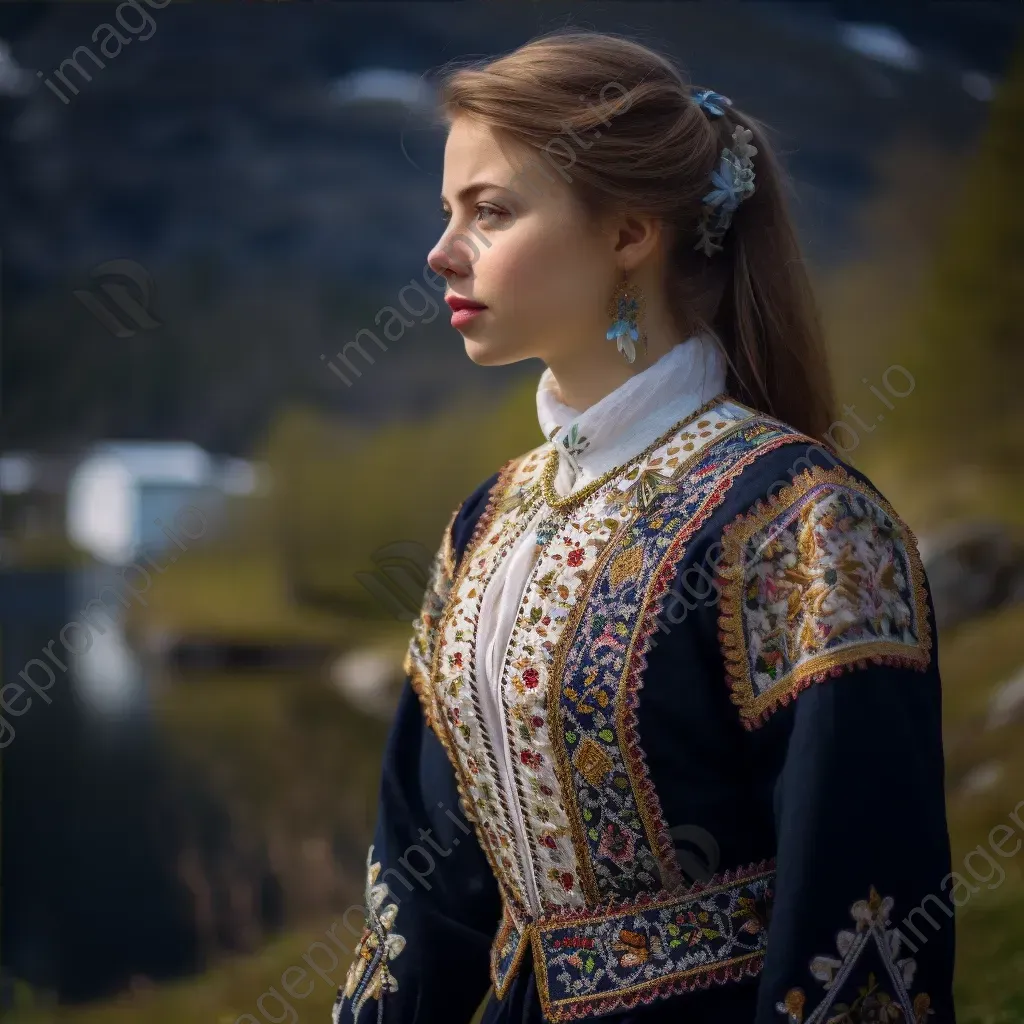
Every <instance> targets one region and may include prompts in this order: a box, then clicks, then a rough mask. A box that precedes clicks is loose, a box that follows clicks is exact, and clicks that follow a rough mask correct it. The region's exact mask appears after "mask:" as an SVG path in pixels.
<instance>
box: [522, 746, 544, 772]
mask: <svg viewBox="0 0 1024 1024" xmlns="http://www.w3.org/2000/svg"><path fill="white" fill-rule="evenodd" d="M519 760H520V761H522V762H523V764H525V765H526V766H527V767H528V768H533V769H534V770H536V769H538V768H539V767H540V766H541V764H542V763H543V762H544V758H543V757H541V755H540V754H538V753H537V752H536V751H535V750H521V751H520V752H519Z"/></svg>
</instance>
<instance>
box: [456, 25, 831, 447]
mask: <svg viewBox="0 0 1024 1024" xmlns="http://www.w3.org/2000/svg"><path fill="white" fill-rule="evenodd" d="M691 92H692V89H691V86H690V85H689V84H688V83H687V82H686V80H685V79H684V77H683V75H682V72H681V71H680V70H679V69H678V68H677V67H676V65H675V64H674V63H673V62H672V61H671V60H670V59H669V58H667V57H665V56H662V55H661V54H659V53H657V52H655V51H654V50H651V49H649V48H648V47H646V46H644V45H642V44H641V43H638V42H635V41H633V40H630V39H627V38H625V37H622V36H618V35H614V34H609V33H602V32H592V31H581V30H559V31H556V32H552V33H547V34H545V35H543V36H540V37H538V38H536V39H534V40H532V41H531V42H529V43H527V44H525V45H524V46H521V47H519V48H518V49H517V50H514V51H513V52H512V53H509V54H506V55H505V56H502V57H498V58H495V59H492V60H488V61H484V62H474V63H472V64H470V65H463V66H460V67H457V68H455V69H454V70H451V69H450V70H448V71H447V72H446V74H445V76H444V77H443V79H442V81H441V83H440V99H441V111H442V115H443V117H444V118H446V119H447V120H448V121H449V123H450V121H451V120H453V119H454V118H455V117H456V116H458V115H466V116H469V117H471V118H474V119H475V120H477V121H479V122H481V123H484V124H486V125H487V126H488V127H490V128H491V129H492V130H494V131H495V132H496V133H504V134H505V136H506V137H509V138H512V139H514V140H515V141H516V142H519V143H521V144H525V145H527V146H529V147H532V148H533V149H535V150H538V151H539V152H540V155H541V156H542V157H543V158H544V159H545V160H546V161H547V162H548V164H549V165H550V166H552V168H553V169H554V170H555V171H556V172H557V173H559V174H561V175H562V177H563V178H565V179H566V180H567V181H569V182H570V183H571V189H572V192H573V194H574V195H575V196H576V197H577V198H578V199H579V201H580V202H581V204H582V207H583V209H584V210H585V211H587V212H588V213H589V214H591V215H595V216H596V215H598V214H600V213H602V212H605V213H606V212H607V211H608V210H609V208H610V207H615V206H617V207H619V208H622V209H629V210H633V211H644V212H646V213H648V214H649V215H653V216H657V217H660V218H662V220H663V223H664V224H665V226H666V229H667V237H668V245H669V259H668V261H667V263H668V266H667V274H668V280H667V281H666V291H667V294H668V297H669V301H670V303H671V306H672V312H673V316H674V317H675V319H676V321H677V323H678V326H679V328H680V330H681V331H683V332H684V336H686V337H688V336H690V335H691V334H693V333H695V332H696V331H698V330H709V331H710V332H711V333H712V334H714V335H716V336H717V337H718V338H719V339H720V340H721V342H722V345H723V347H724V350H725V356H726V359H727V360H728V363H729V379H728V384H727V387H728V389H729V393H730V394H732V395H733V396H734V397H735V398H737V399H739V400H740V401H741V402H744V403H745V404H747V405H750V406H752V407H753V408H755V409H759V410H761V411H763V412H766V413H768V414H769V415H772V416H775V417H777V418H779V419H781V420H784V421H785V422H787V423H790V424H792V425H793V426H794V427H796V428H797V429H798V430H802V431H803V432H804V433H807V434H810V435H811V436H812V437H816V438H819V437H822V436H823V435H824V434H825V431H826V430H827V429H828V428H829V426H830V424H831V422H832V409H833V397H832V385H831V379H830V376H829V370H828V363H827V359H826V355H825V345H824V340H823V331H822V327H821V321H820V316H819V313H818V309H817V306H816V304H815V301H814V296H813V293H812V289H811V284H810V280H809V278H808V275H807V270H806V267H805V265H804V262H803V258H802V256H801V253H800V246H799V243H798V241H797V237H796V232H795V230H794V227H793V224H792V221H791V219H790V214H789V211H788V208H787V204H786V199H785V196H784V194H783V189H782V185H783V182H784V178H783V172H782V169H781V167H780V166H779V164H778V162H777V160H776V158H775V157H774V155H773V154H772V150H771V147H770V146H769V144H768V141H767V139H766V135H765V126H764V125H762V124H761V122H759V121H757V120H756V119H754V118H752V117H750V116H749V115H747V114H745V113H743V112H742V111H740V110H738V109H737V108H736V107H735V106H732V107H726V108H725V114H724V116H723V117H720V118H715V119H711V118H709V116H708V115H707V114H705V112H704V111H703V110H701V108H700V107H698V106H697V104H696V103H694V102H693V100H692V98H691ZM737 125H743V126H744V127H745V128H748V129H749V130H750V131H752V132H753V139H752V140H751V142H752V144H753V145H755V146H756V147H757V155H756V156H755V157H754V158H753V160H754V171H755V176H756V177H755V186H756V188H755V191H754V193H753V194H752V195H750V196H749V197H748V198H747V199H745V200H744V201H743V202H742V203H741V204H740V206H739V208H738V209H737V210H736V212H735V214H734V216H733V221H732V224H731V226H730V227H729V230H728V231H727V232H726V234H725V238H724V240H723V243H722V244H723V248H722V250H721V251H719V252H716V253H714V255H712V256H711V257H708V256H706V255H705V254H704V253H703V252H702V251H699V250H695V249H694V245H695V244H696V242H697V239H698V237H699V235H698V225H699V218H700V213H701V210H702V205H701V200H702V197H703V196H704V195H706V194H707V193H708V191H710V189H711V188H712V187H713V186H712V185H711V182H710V178H711V172H712V170H714V169H715V168H716V167H717V166H718V162H719V158H720V154H721V151H722V148H723V147H725V146H728V145H729V144H730V141H731V140H730V136H731V134H732V131H733V129H734V128H735V127H736V126H737ZM569 168H571V170H572V174H571V175H568V174H567V173H566V172H567V170H568V169H569Z"/></svg>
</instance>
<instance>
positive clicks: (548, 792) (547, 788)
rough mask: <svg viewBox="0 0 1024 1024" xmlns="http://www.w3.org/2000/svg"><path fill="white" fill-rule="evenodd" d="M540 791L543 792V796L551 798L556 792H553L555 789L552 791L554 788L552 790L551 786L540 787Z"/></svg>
mask: <svg viewBox="0 0 1024 1024" xmlns="http://www.w3.org/2000/svg"><path fill="white" fill-rule="evenodd" d="M540 791H541V792H542V793H543V794H544V795H545V796H551V794H552V793H553V792H554V790H553V789H552V788H551V787H550V786H541V787H540Z"/></svg>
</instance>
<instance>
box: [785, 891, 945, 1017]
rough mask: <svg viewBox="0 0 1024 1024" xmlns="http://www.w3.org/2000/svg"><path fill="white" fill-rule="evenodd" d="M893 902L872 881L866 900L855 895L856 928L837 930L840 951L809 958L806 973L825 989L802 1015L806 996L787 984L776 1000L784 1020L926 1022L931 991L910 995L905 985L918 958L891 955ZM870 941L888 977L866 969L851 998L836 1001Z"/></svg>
mask: <svg viewBox="0 0 1024 1024" xmlns="http://www.w3.org/2000/svg"><path fill="white" fill-rule="evenodd" d="M892 908H893V899H892V897H891V896H886V897H885V898H884V899H883V898H882V897H881V896H879V894H878V892H877V890H876V889H875V887H874V886H871V891H870V895H869V896H868V898H867V899H866V900H858V901H857V902H856V903H854V904H853V906H852V907H850V916H851V917H852V918H853V920H854V921H855V922H856V928H855V929H854V930H853V931H841V932H840V933H839V934H838V935H837V936H836V949H837V951H838V952H839V957H835V956H831V955H829V956H816V957H815V958H814V959H813V960H812V961H811V963H810V969H811V974H813V975H814V977H815V978H816V979H817V980H818V981H820V982H821V983H822V985H823V987H824V989H825V994H824V996H823V997H822V1000H821V1002H820V1003H818V1005H817V1006H816V1007H815V1008H814V1010H813V1011H811V1013H810V1015H809V1016H807V1017H805V1016H804V1011H805V1009H806V1008H807V1006H806V1004H807V996H806V995H805V993H804V990H803V989H801V988H791V989H790V990H789V991H788V992H787V993H786V995H785V997H784V998H783V999H782V1001H780V1002H778V1003H776V1004H775V1009H776V1012H778V1013H780V1014H782V1015H784V1016H785V1019H786V1024H826V1022H827V1024H872V1022H883V1021H890V1022H892V1024H926V1021H927V1019H928V1018H929V1017H931V1016H934V1014H935V1011H934V1010H933V1009H932V1008H931V1003H932V1001H931V996H929V995H928V993H927V992H919V993H918V994H917V995H916V996H914V997H913V1000H911V996H910V987H911V983H912V982H913V979H914V974H915V973H916V971H917V961H915V960H914V958H913V957H909V956H907V957H903V958H901V959H899V960H897V959H896V957H897V955H898V954H899V951H900V943H901V942H902V940H903V935H902V934H901V933H900V930H899V929H898V928H894V927H892V926H891V925H890V924H889V914H890V912H891V911H892ZM872 943H873V944H874V945H875V946H876V947H877V949H878V955H879V957H880V959H881V962H882V964H883V966H884V969H885V973H886V975H887V976H888V977H887V978H882V979H879V978H876V977H875V974H874V972H870V973H869V974H868V976H867V978H866V979H864V984H862V985H859V986H858V987H857V995H856V997H855V998H854V999H853V1000H852V1002H850V1003H836V1002H835V999H836V997H837V995H838V994H839V992H840V991H842V989H843V986H844V984H845V983H846V982H847V981H848V980H849V977H850V975H851V974H852V973H853V970H854V968H855V967H856V965H857V961H858V960H859V959H860V957H861V954H862V953H863V952H864V950H865V949H866V948H867V947H868V946H869V945H871V944H872ZM826 1014H828V1015H829V1016H827V1017H826Z"/></svg>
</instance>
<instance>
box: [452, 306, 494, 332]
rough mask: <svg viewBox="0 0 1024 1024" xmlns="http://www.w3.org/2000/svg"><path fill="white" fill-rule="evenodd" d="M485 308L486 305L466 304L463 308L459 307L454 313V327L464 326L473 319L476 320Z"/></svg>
mask: <svg viewBox="0 0 1024 1024" xmlns="http://www.w3.org/2000/svg"><path fill="white" fill-rule="evenodd" d="M485 309H487V307H486V306H466V307H465V308H463V309H457V310H455V312H454V313H452V327H464V326H465V325H466V324H468V323H469V322H470V321H471V320H475V319H476V318H477V317H478V316H479V315H480V314H481V313H482V312H483V311H484V310H485Z"/></svg>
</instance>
